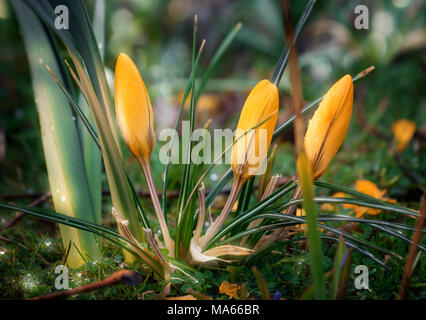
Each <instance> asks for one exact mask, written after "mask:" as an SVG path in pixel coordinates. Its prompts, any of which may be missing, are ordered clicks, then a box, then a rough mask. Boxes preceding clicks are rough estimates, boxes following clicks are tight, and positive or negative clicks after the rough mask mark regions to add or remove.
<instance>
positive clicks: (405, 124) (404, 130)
mask: <svg viewBox="0 0 426 320" xmlns="http://www.w3.org/2000/svg"><path fill="white" fill-rule="evenodd" d="M415 131H416V124H415V123H414V122H413V121H411V120H408V119H400V120H398V121H395V122H394V123H393V124H392V133H393V138H394V140H395V143H396V150H397V151H398V152H399V153H401V152H402V151H404V149H405V148H406V147H407V145H408V143H409V142H410V140H411V138H412V137H413V135H414V132H415Z"/></svg>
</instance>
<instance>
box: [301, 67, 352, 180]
mask: <svg viewBox="0 0 426 320" xmlns="http://www.w3.org/2000/svg"><path fill="white" fill-rule="evenodd" d="M352 103H353V83H352V78H351V76H350V75H345V76H344V77H343V78H341V79H340V80H339V81H337V82H336V83H335V84H334V85H333V86H332V87H331V88H330V90H329V91H328V92H327V93H326V95H325V96H324V98H323V100H322V101H321V103H320V105H319V107H318V109H317V111H316V112H315V114H314V116H313V117H312V119H311V120H310V121H309V126H308V130H307V131H306V135H305V151H306V155H307V156H308V159H309V161H310V163H311V166H312V177H313V179H314V180H315V179H318V178H320V177H321V176H322V175H323V174H324V173H325V172H326V171H327V168H328V166H329V164H330V162H331V160H332V159H333V157H334V155H335V154H336V152H337V150H339V148H340V146H341V144H342V142H343V139H344V138H345V135H346V132H347V130H348V127H349V122H350V120H351V114H352Z"/></svg>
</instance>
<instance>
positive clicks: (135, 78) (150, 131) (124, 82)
mask: <svg viewBox="0 0 426 320" xmlns="http://www.w3.org/2000/svg"><path fill="white" fill-rule="evenodd" d="M115 109H116V113H117V119H118V123H119V125H120V129H121V133H122V134H123V138H124V141H125V142H126V145H127V147H128V148H129V150H130V151H131V152H132V153H133V155H134V156H135V157H136V158H137V159H138V160H139V161H143V162H146V161H149V159H150V157H151V153H152V150H153V149H154V146H155V139H154V123H153V122H154V121H153V114H152V106H151V101H150V100H149V96H148V92H147V91H146V88H145V84H144V82H143V80H142V77H141V75H140V73H139V71H138V68H137V67H136V65H135V64H134V63H133V61H132V59H131V58H130V57H129V56H127V55H126V54H124V53H121V54H120V56H119V57H118V59H117V64H116V66H115Z"/></svg>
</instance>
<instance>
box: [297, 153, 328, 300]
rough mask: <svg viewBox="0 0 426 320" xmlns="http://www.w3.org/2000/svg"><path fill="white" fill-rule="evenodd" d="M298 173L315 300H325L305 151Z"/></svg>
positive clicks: (319, 243) (322, 269) (312, 187)
mask: <svg viewBox="0 0 426 320" xmlns="http://www.w3.org/2000/svg"><path fill="white" fill-rule="evenodd" d="M297 173H298V175H299V181H300V183H301V186H302V195H303V208H304V209H305V211H306V220H307V224H308V248H309V259H310V262H311V263H310V265H311V272H312V278H313V285H314V292H315V299H317V300H324V299H325V298H326V297H325V279H324V266H323V256H324V255H323V252H322V246H321V237H320V231H319V230H318V217H317V210H316V207H315V202H314V186H313V185H312V181H313V180H312V174H311V168H310V164H309V162H308V159H307V156H306V154H305V153H304V151H302V152H301V153H300V154H299V156H298V159H297Z"/></svg>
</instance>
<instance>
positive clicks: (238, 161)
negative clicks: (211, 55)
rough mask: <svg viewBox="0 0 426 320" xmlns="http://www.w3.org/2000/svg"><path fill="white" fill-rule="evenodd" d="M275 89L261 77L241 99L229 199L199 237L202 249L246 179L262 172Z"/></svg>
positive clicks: (276, 102) (273, 121)
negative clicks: (241, 104) (242, 101)
mask: <svg viewBox="0 0 426 320" xmlns="http://www.w3.org/2000/svg"><path fill="white" fill-rule="evenodd" d="M278 105H279V99H278V89H277V87H276V86H275V85H274V84H272V83H271V82H270V81H268V80H262V81H260V82H259V83H258V84H257V85H256V86H255V87H254V88H253V90H252V91H251V92H250V94H249V96H248V97H247V100H246V102H245V103H244V106H243V110H242V111H241V114H240V120H239V121H238V126H237V131H236V133H235V140H234V141H235V143H234V145H233V146H232V155H231V168H232V171H233V172H234V182H233V184H232V188H231V192H230V193H229V196H228V199H227V200H226V203H225V205H224V207H223V209H222V212H221V213H220V215H219V217H218V218H217V219H216V221H215V222H214V223H213V224H212V225H210V227H209V228H208V229H207V231H206V233H205V235H204V237H203V238H202V239H201V241H200V247H201V248H202V249H204V248H205V246H206V245H207V244H208V243H209V241H210V240H211V239H212V238H213V236H214V235H215V234H216V232H217V231H218V230H219V229H220V227H221V226H222V225H223V223H224V222H225V220H226V218H227V217H228V215H229V212H230V211H231V209H232V207H233V205H234V202H235V201H236V200H237V197H238V194H239V193H240V191H241V188H242V187H243V185H244V183H245V181H246V180H247V179H248V178H250V177H252V176H254V175H256V174H262V173H263V172H260V170H259V169H261V168H265V169H266V165H265V166H263V164H264V161H265V158H266V156H267V154H268V148H269V145H270V144H271V140H272V134H273V133H274V129H275V125H276V123H277V118H278Z"/></svg>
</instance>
